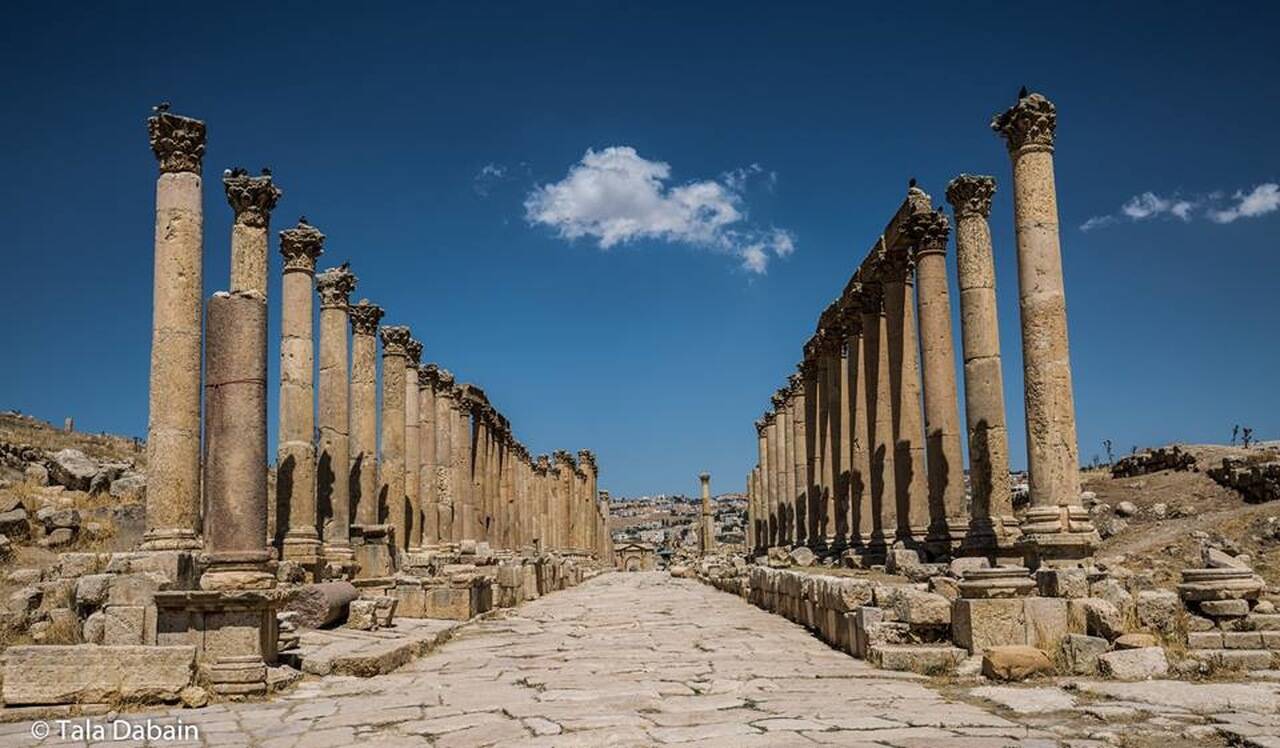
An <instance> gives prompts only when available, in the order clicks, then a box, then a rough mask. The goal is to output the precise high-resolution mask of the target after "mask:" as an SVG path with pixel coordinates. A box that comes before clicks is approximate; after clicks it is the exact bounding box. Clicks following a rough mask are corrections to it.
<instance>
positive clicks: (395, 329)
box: [378, 325, 412, 356]
mask: <svg viewBox="0 0 1280 748" xmlns="http://www.w3.org/2000/svg"><path fill="white" fill-rule="evenodd" d="M411 334H412V333H411V332H409V328H408V327H405V326H404V325H383V326H382V327H379V328H378V337H379V338H381V339H382V355H384V356H404V355H406V354H407V353H408V351H407V348H408V346H409V336H410V335H411Z"/></svg>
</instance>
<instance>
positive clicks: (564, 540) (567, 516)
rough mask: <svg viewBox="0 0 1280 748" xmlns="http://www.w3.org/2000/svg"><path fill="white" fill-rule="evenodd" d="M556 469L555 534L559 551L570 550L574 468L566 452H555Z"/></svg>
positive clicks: (559, 450) (571, 542)
mask: <svg viewBox="0 0 1280 748" xmlns="http://www.w3.org/2000/svg"><path fill="white" fill-rule="evenodd" d="M555 459H556V469H557V473H556V474H557V477H558V481H557V482H558V484H559V489H558V493H559V496H558V497H557V507H556V510H557V514H558V515H559V518H558V522H559V524H560V531H559V533H557V534H558V535H559V538H560V548H559V549H560V550H561V551H565V550H570V549H571V548H572V545H573V520H572V516H573V479H574V475H573V474H574V472H575V470H576V466H575V465H574V464H573V457H572V456H571V455H570V454H569V453H568V452H566V451H564V450H562V449H558V450H556V452H555Z"/></svg>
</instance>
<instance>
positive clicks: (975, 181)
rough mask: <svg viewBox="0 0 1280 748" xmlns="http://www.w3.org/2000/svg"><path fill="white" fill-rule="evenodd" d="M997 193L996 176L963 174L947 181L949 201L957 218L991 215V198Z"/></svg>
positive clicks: (986, 216) (987, 216)
mask: <svg viewBox="0 0 1280 748" xmlns="http://www.w3.org/2000/svg"><path fill="white" fill-rule="evenodd" d="M995 194H996V180H995V177H986V176H980V175H977V174H961V175H960V176H958V177H956V178H955V179H953V180H951V181H950V182H949V183H947V202H948V203H951V209H952V210H953V211H955V214H956V218H963V217H965V216H974V215H976V216H981V217H983V218H989V217H990V216H991V198H992V196H993V195H995Z"/></svg>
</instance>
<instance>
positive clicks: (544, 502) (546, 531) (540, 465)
mask: <svg viewBox="0 0 1280 748" xmlns="http://www.w3.org/2000/svg"><path fill="white" fill-rule="evenodd" d="M533 470H534V477H535V478H536V480H537V483H538V490H537V504H538V550H539V551H541V552H543V553H546V552H548V551H550V550H552V549H554V548H555V543H556V528H555V517H554V511H555V506H554V504H552V500H551V482H550V480H549V478H548V477H547V476H548V474H549V473H550V472H551V456H550V455H538V461H537V463H536V464H535V465H534V468H533Z"/></svg>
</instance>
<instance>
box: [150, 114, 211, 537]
mask: <svg viewBox="0 0 1280 748" xmlns="http://www.w3.org/2000/svg"><path fill="white" fill-rule="evenodd" d="M147 129H148V134H149V136H150V140H151V150H152V151H153V152H154V153H155V156H156V159H157V160H158V161H159V163H160V177H159V179H158V180H157V182H156V231H155V285H154V292H153V296H152V314H153V318H152V325H151V381H150V387H149V393H150V394H149V403H148V416H147V525H146V527H147V529H146V534H145V536H144V539H143V546H144V547H145V548H148V549H152V550H166V549H168V550H173V549H184V548H185V549H190V548H199V547H200V353H201V349H200V342H201V339H200V316H201V315H200V311H201V309H200V307H201V301H202V299H203V296H204V290H203V288H202V284H203V277H204V276H203V272H202V269H203V263H202V257H201V254H202V251H203V246H204V240H203V231H204V228H203V226H204V209H203V207H202V202H201V179H200V170H201V165H202V162H203V159H204V144H205V125H204V123H203V122H200V121H199V120H194V119H190V118H187V117H180V116H178V115H176V114H170V113H169V112H168V111H165V110H162V109H158V110H157V113H156V115H155V116H153V117H151V118H150V119H149V120H147Z"/></svg>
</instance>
